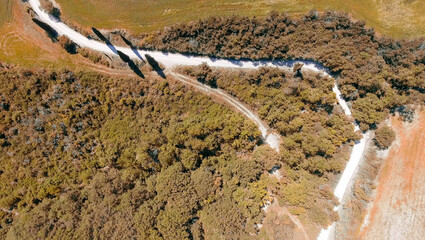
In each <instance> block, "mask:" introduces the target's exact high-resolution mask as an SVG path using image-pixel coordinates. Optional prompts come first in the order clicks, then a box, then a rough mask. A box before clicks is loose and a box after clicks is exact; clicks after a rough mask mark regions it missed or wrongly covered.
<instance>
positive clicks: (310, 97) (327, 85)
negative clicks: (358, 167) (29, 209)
mask: <svg viewBox="0 0 425 240" xmlns="http://www.w3.org/2000/svg"><path fill="white" fill-rule="evenodd" d="M181 71H182V72H184V73H186V74H189V75H192V76H193V77H195V78H197V79H198V81H201V82H204V83H207V84H210V85H211V86H213V87H217V88H220V89H224V90H226V91H227V92H228V93H230V94H231V95H233V96H235V97H236V98H238V99H239V100H240V101H241V102H244V103H246V104H248V105H249V106H250V107H251V108H252V109H254V110H256V111H257V112H258V115H259V117H260V118H261V119H264V121H266V123H268V124H269V125H270V127H271V128H272V129H275V130H277V131H278V132H279V134H280V135H281V136H283V139H282V144H281V146H280V159H281V163H280V165H281V166H283V168H282V170H283V172H285V173H287V176H286V177H285V179H286V180H285V181H284V182H286V183H285V184H279V186H277V189H278V190H277V191H276V192H274V194H275V195H276V196H278V198H280V201H279V202H280V203H281V204H285V205H287V206H291V207H293V208H292V209H293V210H294V211H295V212H296V214H298V215H304V216H307V219H309V221H310V222H314V223H316V224H319V225H321V226H326V224H328V223H330V220H333V219H335V218H334V216H333V215H332V214H331V212H330V211H327V210H329V209H332V208H331V207H330V206H331V204H329V202H326V201H327V200H329V199H331V198H329V196H331V193H330V192H328V190H326V191H325V190H323V191H321V190H319V185H320V184H327V183H328V179H329V178H330V176H331V175H333V174H335V173H338V172H340V171H341V170H342V169H343V167H344V166H345V161H346V160H347V159H348V157H347V155H348V154H349V153H348V152H347V150H348V149H349V146H350V143H353V142H354V140H357V139H359V138H360V135H358V133H355V132H354V127H353V125H352V124H350V120H349V119H348V118H347V117H346V116H345V114H344V112H343V110H342V109H341V107H340V106H339V105H337V102H336V97H335V94H334V93H333V91H332V87H333V86H334V79H332V78H330V77H325V76H323V75H321V74H317V73H314V72H311V71H308V70H306V71H304V70H303V71H294V72H293V71H287V70H281V69H278V68H260V69H258V70H251V71H246V70H243V71H242V70H222V69H211V68H210V67H209V66H208V65H206V64H202V65H200V66H198V67H183V68H182V69H181ZM326 194H329V195H328V196H326ZM324 200H326V201H324ZM327 204H328V205H329V208H328V207H323V206H327Z"/></svg>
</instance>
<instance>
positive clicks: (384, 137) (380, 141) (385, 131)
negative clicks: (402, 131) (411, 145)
mask: <svg viewBox="0 0 425 240" xmlns="http://www.w3.org/2000/svg"><path fill="white" fill-rule="evenodd" d="M395 139H396V135H395V132H394V130H393V129H392V128H391V127H389V126H387V125H384V126H382V127H380V128H378V129H377V130H376V131H375V142H376V145H377V146H378V147H380V148H383V149H386V148H389V147H390V146H391V144H392V143H393V142H394V141H395Z"/></svg>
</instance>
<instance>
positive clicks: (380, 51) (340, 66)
mask: <svg viewBox="0 0 425 240" xmlns="http://www.w3.org/2000/svg"><path fill="white" fill-rule="evenodd" d="M141 46H142V47H144V48H148V49H159V50H166V51H177V52H184V53H192V54H200V55H208V56H216V57H223V58H236V59H239V58H247V59H257V60H261V59H304V60H314V61H317V62H320V63H321V64H323V65H324V66H326V67H328V68H329V69H330V71H331V72H332V73H333V74H334V75H335V76H336V77H337V81H338V85H339V86H340V89H341V92H342V93H343V94H344V97H345V98H346V99H347V100H350V101H351V102H352V108H353V114H354V117H355V118H356V120H357V121H358V122H359V123H360V125H361V128H362V129H363V130H366V129H369V128H370V127H376V124H377V123H379V122H380V121H382V120H383V119H385V117H386V116H387V115H388V112H389V111H390V110H392V109H395V108H397V107H399V106H402V105H406V104H409V103H413V102H415V103H420V104H423V103H424V101H425V95H424V93H425V81H424V79H425V71H424V70H425V65H424V64H425V43H424V41H423V40H422V39H418V40H411V41H407V40H400V41H396V40H392V39H388V38H385V37H378V36H377V35H376V34H375V33H374V31H373V29H370V28H366V27H365V24H364V22H362V21H354V20H352V19H351V18H350V17H349V16H348V15H347V14H344V13H339V12H324V13H318V12H316V11H311V12H310V13H309V14H308V15H306V16H304V17H302V18H292V17H289V16H288V15H287V14H285V13H282V14H279V13H277V12H271V13H270V14H269V15H268V16H267V17H265V18H255V17H254V18H248V17H239V16H233V17H210V18H207V19H202V20H199V21H196V22H191V23H187V24H179V25H175V26H172V27H167V28H165V29H164V30H163V31H159V32H157V33H155V34H151V35H149V36H147V37H145V38H144V39H143V41H142V45H141Z"/></svg>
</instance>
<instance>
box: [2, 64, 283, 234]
mask: <svg viewBox="0 0 425 240" xmlns="http://www.w3.org/2000/svg"><path fill="white" fill-rule="evenodd" d="M0 71H1V74H0V83H1V91H0V102H1V105H0V106H1V108H0V141H1V142H0V143H1V147H0V159H1V161H0V207H1V211H0V212H1V214H0V226H1V228H0V238H2V239H3V238H7V239H24V238H27V239H56V238H61V239H70V238H79V239H94V238H106V239H132V238H138V239H190V238H195V239H199V237H204V238H208V239H216V238H233V239H234V238H240V239H246V238H248V237H249V234H248V232H247V231H248V230H247V229H248V228H249V229H252V228H253V226H254V224H255V223H260V221H261V219H262V216H263V212H262V211H261V210H260V207H261V206H262V205H263V204H264V202H265V201H266V199H267V198H268V194H267V186H268V181H269V178H267V177H266V175H264V173H265V172H266V171H268V170H270V169H271V168H272V167H273V166H275V165H276V164H278V162H279V161H278V160H277V158H276V157H268V156H275V153H273V150H271V149H270V148H269V147H267V146H263V145H262V146H259V144H260V133H259V131H258V130H257V127H256V126H255V125H254V124H253V123H252V122H251V121H249V120H247V119H245V118H244V117H243V116H241V115H239V114H236V113H233V112H232V111H231V110H230V109H227V108H226V107H224V106H221V105H218V104H215V103H213V102H212V101H211V100H210V99H208V97H207V96H203V95H202V94H200V93H196V92H193V91H191V90H190V91H189V89H188V88H186V87H184V86H181V85H175V84H169V83H167V82H165V81H157V80H155V79H146V80H143V81H140V80H139V79H138V78H111V77H107V76H103V75H99V74H95V73H88V72H78V73H73V72H70V71H67V70H61V71H47V70H38V69H33V70H30V69H21V68H17V67H11V66H7V65H1V69H0ZM270 151H271V152H270ZM269 152H270V153H269ZM9 210H10V211H11V212H9ZM14 213H18V215H15V214H14Z"/></svg>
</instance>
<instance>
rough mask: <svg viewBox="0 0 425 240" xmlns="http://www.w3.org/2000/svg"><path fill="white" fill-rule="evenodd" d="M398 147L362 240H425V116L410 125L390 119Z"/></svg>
mask: <svg viewBox="0 0 425 240" xmlns="http://www.w3.org/2000/svg"><path fill="white" fill-rule="evenodd" d="M390 121H391V125H392V126H393V128H394V130H395V131H396V133H397V140H398V144H396V145H395V146H393V147H392V148H391V149H390V152H389V154H388V157H387V159H386V160H385V162H384V163H383V168H382V170H381V173H380V176H379V184H378V187H377V193H376V197H375V199H374V200H373V203H372V206H371V208H370V211H369V213H368V218H367V219H366V222H365V223H364V226H363V229H362V231H361V233H360V238H361V239H368V240H369V239H370V240H374V239H394V240H403V239H409V240H414V239H423V237H424V236H425V188H424V187H423V183H424V182H425V175H424V174H423V173H424V172H425V134H424V132H425V112H423V111H422V112H419V113H418V116H417V117H416V119H415V120H414V122H413V123H411V124H406V123H403V122H402V121H401V120H400V119H399V118H398V117H396V116H395V117H391V119H390Z"/></svg>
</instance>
